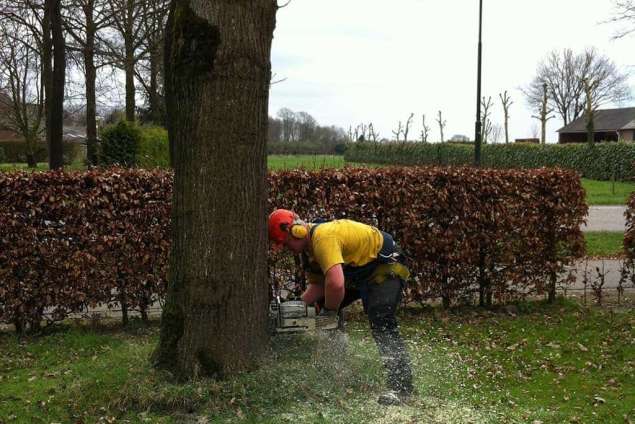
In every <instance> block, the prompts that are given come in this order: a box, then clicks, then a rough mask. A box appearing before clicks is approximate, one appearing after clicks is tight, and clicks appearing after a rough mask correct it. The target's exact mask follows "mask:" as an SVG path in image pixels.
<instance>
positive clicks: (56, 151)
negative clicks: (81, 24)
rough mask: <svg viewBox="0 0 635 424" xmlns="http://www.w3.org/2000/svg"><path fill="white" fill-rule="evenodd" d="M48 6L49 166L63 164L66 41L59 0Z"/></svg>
mask: <svg viewBox="0 0 635 424" xmlns="http://www.w3.org/2000/svg"><path fill="white" fill-rule="evenodd" d="M50 2H51V5H50V7H49V9H48V10H49V12H50V13H51V15H50V22H51V39H52V44H53V73H52V75H51V85H50V87H51V91H50V94H51V96H50V100H49V101H48V102H47V103H48V105H49V109H48V110H47V114H48V119H47V121H48V124H49V127H48V128H49V132H50V139H49V140H48V141H49V144H48V148H49V168H50V169H57V168H62V167H63V166H64V148H63V137H64V86H65V84H66V80H65V77H66V51H65V50H66V43H65V41H64V33H63V31H62V14H61V4H60V3H61V0H51V1H50Z"/></svg>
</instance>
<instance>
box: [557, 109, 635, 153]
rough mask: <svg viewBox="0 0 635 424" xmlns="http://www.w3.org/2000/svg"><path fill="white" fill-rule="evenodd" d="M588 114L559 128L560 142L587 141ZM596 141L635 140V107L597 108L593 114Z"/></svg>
mask: <svg viewBox="0 0 635 424" xmlns="http://www.w3.org/2000/svg"><path fill="white" fill-rule="evenodd" d="M586 124H587V120H586V116H585V115H583V116H581V117H579V118H578V119H576V120H575V121H573V122H571V123H570V124H569V125H567V126H564V127H562V128H560V129H559V130H558V133H559V137H558V143H561V144H564V143H585V142H586V141H587V129H586ZM593 126H594V135H593V138H594V141H596V142H601V141H618V140H621V141H630V142H633V141H635V107H630V108H622V109H604V110H597V111H595V112H594V115H593Z"/></svg>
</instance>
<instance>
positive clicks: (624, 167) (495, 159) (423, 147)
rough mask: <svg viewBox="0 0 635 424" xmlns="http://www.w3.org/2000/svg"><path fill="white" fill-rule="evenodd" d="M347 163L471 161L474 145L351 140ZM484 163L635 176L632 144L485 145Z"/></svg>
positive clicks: (608, 176)
mask: <svg viewBox="0 0 635 424" xmlns="http://www.w3.org/2000/svg"><path fill="white" fill-rule="evenodd" d="M345 159H346V161H348V162H362V163H380V164H395V165H471V164H473V163H474V146H473V145H464V144H454V143H384V144H380V143H353V144H351V145H350V147H349V148H348V149H347V150H346V153H345ZM481 161H482V164H483V166H485V167H490V168H503V169H504V168H516V169H531V168H541V167H559V168H565V169H571V170H574V171H577V172H579V173H580V174H581V175H582V176H583V177H586V178H590V179H594V180H610V179H612V178H615V179H617V180H626V179H632V178H633V177H635V170H634V168H633V163H635V144H634V143H596V144H593V145H590V146H589V145H588V144H548V145H536V144H525V143H517V144H485V145H483V146H482V151H481Z"/></svg>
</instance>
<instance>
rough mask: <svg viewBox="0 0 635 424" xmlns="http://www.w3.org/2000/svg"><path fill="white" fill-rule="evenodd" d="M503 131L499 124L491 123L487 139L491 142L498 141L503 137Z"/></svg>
mask: <svg viewBox="0 0 635 424" xmlns="http://www.w3.org/2000/svg"><path fill="white" fill-rule="evenodd" d="M503 133H504V130H503V127H502V126H500V125H499V124H494V125H492V130H491V133H490V136H489V139H490V140H491V141H492V143H498V142H499V141H501V139H502V138H503Z"/></svg>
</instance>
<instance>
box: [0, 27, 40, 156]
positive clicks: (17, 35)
mask: <svg viewBox="0 0 635 424" xmlns="http://www.w3.org/2000/svg"><path fill="white" fill-rule="evenodd" d="M0 39H1V40H4V41H5V42H3V43H2V44H0V110H2V111H3V113H2V115H1V116H0V126H4V127H6V128H9V129H11V130H13V131H14V132H16V133H17V134H20V135H21V136H22V137H23V138H24V142H25V145H26V160H27V164H28V166H29V167H31V168H35V167H36V166H37V159H36V156H35V155H36V151H37V144H38V142H39V141H40V140H41V136H42V133H43V132H44V85H43V80H42V78H41V75H40V74H41V66H42V64H41V58H40V54H39V52H38V51H37V50H36V49H34V48H33V47H32V46H33V45H35V44H36V42H35V40H34V35H33V34H32V33H30V32H29V31H28V30H25V28H24V27H21V26H20V25H19V24H16V22H12V21H10V20H0Z"/></svg>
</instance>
